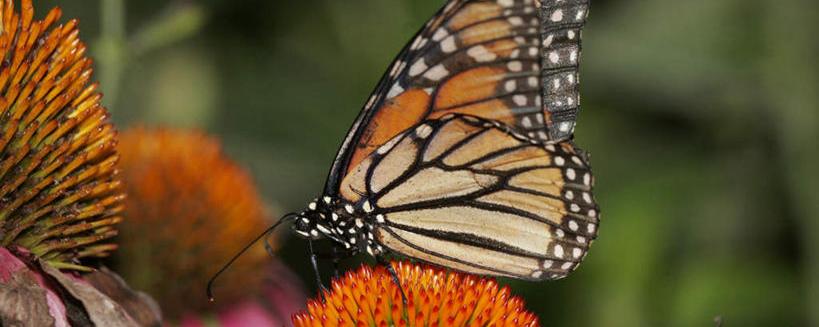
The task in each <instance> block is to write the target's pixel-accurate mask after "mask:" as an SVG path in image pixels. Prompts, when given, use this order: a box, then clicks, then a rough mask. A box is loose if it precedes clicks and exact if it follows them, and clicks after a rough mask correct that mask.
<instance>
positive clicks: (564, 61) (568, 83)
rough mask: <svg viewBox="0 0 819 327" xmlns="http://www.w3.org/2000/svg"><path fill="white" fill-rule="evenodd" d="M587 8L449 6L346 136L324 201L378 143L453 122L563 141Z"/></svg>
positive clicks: (583, 0)
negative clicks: (444, 120)
mask: <svg viewBox="0 0 819 327" xmlns="http://www.w3.org/2000/svg"><path fill="white" fill-rule="evenodd" d="M587 10H588V0H453V1H449V2H448V3H447V5H446V6H445V7H444V8H442V9H441V11H439V12H438V14H436V15H435V16H434V17H433V18H432V19H431V20H429V21H428V22H427V23H426V24H425V26H424V28H423V29H422V30H421V31H420V32H418V34H416V36H415V37H414V38H413V39H412V40H411V41H410V42H409V43H408V44H407V45H406V47H405V48H404V49H403V50H402V52H401V54H400V55H399V56H398V57H397V58H396V59H395V61H394V62H393V63H392V65H391V66H390V68H389V69H388V70H387V72H386V73H385V75H384V77H383V78H382V80H381V82H380V83H379V84H378V86H377V87H376V90H375V92H373V94H372V96H371V97H370V99H369V100H368V101H367V104H366V105H365V106H364V109H363V110H362V112H361V114H360V115H359V117H358V118H357V119H356V121H355V123H354V124H353V127H352V128H351V130H350V132H349V133H348V135H347V138H346V139H345V141H344V143H343V145H342V147H341V148H340V149H339V153H338V155H337V158H336V160H335V162H334V164H333V168H332V169H331V173H330V177H329V178H328V183H327V187H326V190H325V191H326V192H327V193H330V194H335V193H336V192H337V191H338V183H339V182H340V181H341V179H342V178H343V176H344V175H346V174H348V173H350V172H352V169H354V168H355V167H356V166H358V165H359V164H360V163H361V162H362V161H363V160H365V158H367V157H368V156H369V155H370V154H371V153H372V152H373V151H375V150H376V149H377V148H379V147H380V146H382V145H383V144H384V143H386V142H387V141H388V140H391V139H393V137H395V136H396V135H398V134H400V133H402V132H403V131H404V130H406V129H407V128H410V127H411V126H415V125H417V124H418V123H420V122H421V121H423V120H426V119H435V118H440V117H443V116H445V115H449V114H454V113H459V114H465V115H472V116H477V117H481V118H484V119H489V120H492V121H497V122H500V123H503V124H505V125H507V126H508V127H509V128H511V129H512V130H514V131H516V132H518V133H521V134H523V135H526V136H527V137H529V138H532V139H537V140H540V141H544V142H548V143H557V142H560V141H563V140H566V139H568V138H570V137H571V134H572V132H573V129H574V123H575V118H576V113H577V111H578V108H579V96H578V77H577V73H578V63H579V60H580V29H581V28H582V26H583V24H584V23H585V19H586V14H587Z"/></svg>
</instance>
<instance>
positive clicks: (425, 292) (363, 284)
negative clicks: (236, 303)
mask: <svg viewBox="0 0 819 327" xmlns="http://www.w3.org/2000/svg"><path fill="white" fill-rule="evenodd" d="M391 265H392V267H393V268H394V269H395V271H396V273H397V274H398V278H399V280H400V281H401V287H402V288H403V290H404V293H405V295H406V297H407V302H406V303H404V302H403V300H402V296H401V290H400V289H399V288H398V286H397V285H396V284H395V283H394V282H393V279H392V276H391V275H390V274H389V272H388V271H387V269H386V268H385V267H384V266H377V267H376V268H371V267H370V266H367V265H363V266H361V268H359V269H358V270H355V271H352V272H347V273H346V274H345V275H344V276H343V277H342V278H340V279H337V280H334V281H333V282H332V284H331V287H330V291H329V292H325V293H324V294H322V296H321V297H319V298H317V299H315V300H310V301H308V302H307V310H306V311H303V312H300V313H298V314H295V315H294V316H293V319H292V320H293V324H294V325H295V326H297V327H307V326H311V327H313V326H315V327H317V326H540V324H539V322H538V318H537V316H535V315H534V314H532V313H531V312H529V311H527V310H526V309H525V307H524V302H523V300H522V299H521V298H519V297H515V296H512V295H511V294H510V291H509V288H508V287H500V286H499V285H498V284H497V282H496V281H495V280H494V279H487V278H481V277H477V276H473V275H469V274H463V273H459V272H453V271H446V270H443V269H441V268H438V267H435V266H430V265H422V264H414V263H410V262H392V263H391Z"/></svg>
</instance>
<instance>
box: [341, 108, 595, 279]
mask: <svg viewBox="0 0 819 327" xmlns="http://www.w3.org/2000/svg"><path fill="white" fill-rule="evenodd" d="M592 184H593V178H592V175H591V171H590V168H589V165H588V162H587V160H586V158H585V155H583V154H582V153H581V151H580V150H577V149H576V148H575V147H574V145H573V144H571V143H569V142H563V143H559V144H553V145H549V144H543V143H541V142H539V141H536V140H534V139H530V138H529V137H527V136H525V135H520V134H516V133H514V132H511V131H509V130H507V129H506V128H505V127H504V126H503V125H501V124H498V123H495V122H491V121H487V120H483V119H480V118H477V117H472V116H462V115H451V116H447V117H444V118H441V119H437V120H428V121H425V122H423V123H421V124H419V125H418V126H416V127H414V128H412V129H410V130H408V131H406V132H405V133H402V134H401V135H400V136H398V137H396V138H395V139H393V140H392V141H390V142H388V143H387V144H386V145H384V146H382V147H381V148H379V149H378V150H377V151H375V152H374V153H373V154H372V155H371V156H370V157H368V158H367V159H366V160H364V161H363V162H362V164H361V165H359V166H358V167H356V168H355V169H353V170H352V173H351V174H349V175H348V176H347V177H346V178H345V179H344V180H343V181H342V183H341V189H340V191H341V194H342V196H343V197H345V199H346V200H348V201H351V202H354V203H355V202H362V201H367V202H368V203H369V204H370V205H371V206H372V207H373V211H372V216H373V217H376V216H377V217H378V219H373V221H372V222H371V223H372V224H373V231H374V237H375V239H376V240H377V241H378V243H380V244H381V245H383V246H384V247H386V248H388V249H390V250H392V251H393V252H397V253H399V254H402V255H406V256H409V257H412V258H416V259H420V260H423V261H427V262H431V263H435V264H438V265H442V266H445V267H449V268H453V269H457V270H462V271H466V272H471V273H479V274H489V275H497V276H510V277H516V278H522V279H531V280H543V279H555V278H562V277H564V276H566V274H568V273H569V272H571V271H572V270H574V269H575V268H576V267H577V265H578V264H579V263H580V261H581V260H582V259H583V258H584V257H585V255H586V252H587V250H588V248H589V245H590V243H591V241H592V240H594V238H595V237H596V236H597V225H598V222H599V218H598V216H599V215H598V207H597V205H596V204H595V202H594V199H593V197H592V193H591V192H592Z"/></svg>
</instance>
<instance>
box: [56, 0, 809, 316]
mask: <svg viewBox="0 0 819 327" xmlns="http://www.w3.org/2000/svg"><path fill="white" fill-rule="evenodd" d="M107 1H112V0H101V2H102V4H101V6H99V7H95V6H92V5H90V4H91V3H92V2H87V1H69V2H65V1H62V2H64V3H62V6H63V9H64V10H65V11H66V12H67V14H68V16H74V17H80V18H81V20H82V29H83V33H84V36H83V37H84V38H86V39H93V38H97V39H98V40H99V42H103V43H104V42H112V41H110V38H111V35H114V36H113V37H114V39H115V40H114V41H113V42H114V44H115V46H118V47H119V48H118V49H119V50H116V49H115V50H106V47H100V48H99V49H97V50H96V51H97V53H95V55H96V56H97V57H98V64H99V70H100V72H102V75H98V76H101V77H100V78H104V79H107V80H114V81H117V80H118V81H119V84H116V83H108V81H105V83H104V84H103V91H106V90H113V92H114V93H115V95H116V96H115V97H113V98H106V99H104V100H105V101H108V102H107V104H108V105H109V106H110V107H111V108H112V110H113V112H114V119H115V121H117V123H118V124H120V125H121V126H127V125H131V124H134V123H137V122H147V123H154V124H165V125H182V126H196V127H201V128H204V129H207V130H209V131H211V132H213V133H216V134H217V135H220V136H221V137H222V138H223V140H224V142H225V148H226V151H227V152H228V153H230V154H232V155H233V156H234V157H235V158H238V160H239V161H240V162H241V163H242V164H244V165H245V166H246V167H248V169H250V170H251V171H252V173H253V174H254V176H255V177H256V179H257V182H258V184H259V185H260V186H261V188H262V189H263V192H264V194H265V196H266V198H267V199H269V201H270V202H271V204H275V205H277V206H280V207H283V208H289V209H290V210H299V209H300V208H301V207H302V206H303V205H304V204H305V203H306V202H307V201H308V200H309V199H311V198H312V197H314V196H316V195H318V193H319V192H320V191H321V189H322V186H323V182H324V179H325V176H326V174H327V169H329V165H330V162H331V160H332V158H333V157H334V154H335V151H336V147H337V146H338V145H339V143H340V142H341V140H342V138H343V136H344V134H345V132H346V130H347V128H348V127H349V124H350V123H351V122H352V120H353V118H354V117H355V116H356V114H357V112H358V110H359V108H360V107H361V105H362V104H363V102H364V101H365V99H366V98H367V96H368V94H369V92H370V91H371V90H372V88H373V87H374V85H375V83H376V82H377V80H378V78H379V77H380V75H381V74H382V73H383V70H384V69H385V68H386V67H387V65H388V63H389V62H390V60H391V59H392V58H393V56H394V55H395V54H396V53H397V52H398V50H399V49H400V48H401V46H402V45H403V44H404V43H405V42H406V41H407V40H408V38H409V37H410V36H411V35H412V34H413V32H414V31H415V30H416V29H417V28H418V27H419V26H421V24H422V23H423V22H424V21H425V20H426V19H427V18H428V17H429V15H431V14H432V13H433V12H435V10H436V9H437V8H438V7H439V6H440V5H441V3H442V1H441V0H345V1H331V0H304V1H260V0H257V1H250V0H245V1H228V0H201V1H194V0H187V1H170V2H168V1H159V0H145V1H127V2H123V3H122V5H123V11H122V12H120V14H121V20H122V21H118V22H113V23H112V22H107V23H100V22H101V21H102V22H105V19H101V18H100V17H101V16H100V14H101V12H104V11H105V10H106V5H105V4H104V3H105V2H107ZM114 1H116V2H120V1H119V0H114ZM44 2H48V3H49V4H51V3H54V2H56V1H55V0H51V1H44ZM109 5H110V4H109ZM40 7H41V8H42V7H43V6H42V5H40ZM179 8H187V10H180V9H179ZM191 8H192V9H191ZM108 9H110V8H108ZM191 10H193V11H191ZM175 11H176V12H177V14H178V13H179V12H181V13H182V14H178V15H188V16H183V17H176V16H175V15H173V13H174V12H175ZM817 13H819V3H817V2H816V1H811V0H785V1H775V0H750V1H749V0H717V1H714V0H691V1H673V0H647V1H637V0H624V1H611V0H608V1H605V0H594V1H593V3H592V9H591V15H590V17H589V24H588V26H587V28H586V29H585V31H584V44H583V45H584V48H583V50H584V52H583V56H584V57H583V65H582V74H581V77H582V82H583V83H582V90H583V109H582V111H581V115H580V120H579V124H578V130H577V133H576V142H577V143H578V144H579V145H580V146H581V147H583V148H585V149H587V150H589V151H590V152H591V153H592V154H593V157H592V160H593V164H594V168H595V171H596V176H597V182H598V187H597V198H598V199H599V201H600V203H601V208H602V210H603V222H602V226H601V234H600V238H599V240H598V241H597V242H596V243H595V245H594V246H593V249H592V251H591V253H590V255H589V256H588V258H587V259H586V263H585V264H584V265H583V266H582V267H581V268H580V269H579V270H578V271H577V272H576V273H575V274H574V275H573V276H571V277H570V278H568V279H565V280H561V281H556V282H549V283H541V284H532V283H525V282H518V281H510V282H511V283H512V284H513V287H514V288H515V289H516V291H517V292H518V293H522V295H524V296H525V297H526V298H527V301H528V302H529V307H530V308H531V309H532V310H533V311H535V312H536V313H539V314H540V315H541V317H542V319H543V320H544V321H549V322H550V323H552V324H550V325H559V326H564V325H565V326H577V325H581V326H582V325H603V326H657V325H661V326H708V325H713V324H714V322H713V319H714V318H715V317H717V316H722V318H723V320H724V321H725V324H726V325H731V326H757V325H758V326H769V325H780V326H781V325H788V326H795V325H813V326H819V310H816V308H819V221H817V212H819V198H818V197H817V196H816V191H815V189H814V187H815V186H816V185H819V173H817V170H816V167H819V151H817V148H819V147H817V145H816V141H817V139H819V135H817V134H819V132H818V131H819V126H817V125H819V117H817V115H819V113H818V112H817V107H819V99H817V97H819V95H817V93H819V92H817V88H818V87H819V77H818V75H819V73H818V72H819V69H817V67H816V62H815V61H816V58H819V56H818V55H819V42H817V39H816V37H815V35H813V34H814V32H815V31H817V30H819V28H817V27H819V26H817V25H819V19H817V17H816V15H817ZM114 23H118V25H117V24H114ZM158 24H165V25H167V26H170V27H164V28H162V29H158V28H157V27H156V26H157V25H158ZM106 25H115V26H119V27H114V31H113V32H111V31H107V32H106V31H105V30H101V29H100V28H101V26H106ZM117 28H122V31H121V32H117V30H116V29H117ZM118 33H119V34H118ZM117 37H119V38H121V39H119V40H117ZM117 51H122V52H119V53H118V52H117ZM112 56H113V58H111V57H112ZM111 72H113V73H111ZM106 74H112V75H115V76H113V77H111V76H108V75H106ZM117 88H118V89H117ZM282 253H286V257H285V260H286V262H288V263H289V264H290V265H291V266H292V267H294V269H296V270H297V271H298V272H299V273H300V274H301V275H302V276H305V280H307V281H308V283H309V281H310V277H309V276H311V275H310V270H309V267H308V260H307V258H306V256H305V255H304V254H306V246H305V243H303V242H301V241H300V240H298V239H296V238H294V237H289V241H288V243H287V244H286V245H285V249H284V251H282ZM354 263H355V260H350V261H349V263H347V264H345V267H350V266H352V265H353V264H354ZM213 264H214V265H218V264H221V263H218V262H214V263H213ZM326 268H328V271H327V272H326V275H329V273H330V270H329V268H330V267H329V265H328V267H326Z"/></svg>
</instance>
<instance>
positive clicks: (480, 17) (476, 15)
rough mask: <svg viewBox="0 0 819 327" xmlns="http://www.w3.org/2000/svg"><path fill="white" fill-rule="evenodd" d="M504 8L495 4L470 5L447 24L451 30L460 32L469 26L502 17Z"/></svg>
mask: <svg viewBox="0 0 819 327" xmlns="http://www.w3.org/2000/svg"><path fill="white" fill-rule="evenodd" d="M502 10H503V9H502V8H501V7H500V6H498V5H497V4H495V3H489V2H483V3H470V4H467V5H465V6H464V7H463V8H462V9H461V11H459V12H458V13H457V14H455V15H454V16H452V18H451V19H450V20H449V23H448V24H447V27H448V28H449V29H450V30H454V31H457V30H460V29H462V28H464V27H466V26H468V25H472V24H474V23H477V22H480V21H484V20H487V19H491V18H495V17H498V16H501V14H502Z"/></svg>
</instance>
